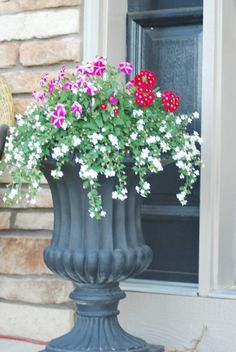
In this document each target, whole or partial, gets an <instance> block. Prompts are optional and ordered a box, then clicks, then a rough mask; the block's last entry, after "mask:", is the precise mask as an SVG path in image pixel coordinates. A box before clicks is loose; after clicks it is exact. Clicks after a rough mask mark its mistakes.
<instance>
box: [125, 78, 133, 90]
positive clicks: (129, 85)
mask: <svg viewBox="0 0 236 352" xmlns="http://www.w3.org/2000/svg"><path fill="white" fill-rule="evenodd" d="M126 87H127V89H129V90H130V89H131V88H133V87H134V79H131V80H130V81H129V82H128V83H127V85H126Z"/></svg>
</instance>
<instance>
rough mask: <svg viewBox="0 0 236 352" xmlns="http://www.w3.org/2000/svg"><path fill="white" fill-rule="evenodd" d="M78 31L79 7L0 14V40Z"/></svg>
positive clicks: (25, 38)
mask: <svg viewBox="0 0 236 352" xmlns="http://www.w3.org/2000/svg"><path fill="white" fill-rule="evenodd" d="M78 32H79V9H76V8H73V9H70V8H67V9H60V10H47V11H37V12H24V13H18V14H13V15H4V16H1V21H0V41H10V40H14V39H15V40H27V39H32V38H49V37H55V36H58V35H65V34H71V33H78Z"/></svg>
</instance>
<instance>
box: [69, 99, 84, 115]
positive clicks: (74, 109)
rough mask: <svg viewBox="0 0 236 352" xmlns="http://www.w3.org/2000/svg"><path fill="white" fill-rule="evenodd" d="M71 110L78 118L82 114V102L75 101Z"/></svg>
mask: <svg viewBox="0 0 236 352" xmlns="http://www.w3.org/2000/svg"><path fill="white" fill-rule="evenodd" d="M71 111H72V112H73V113H74V114H75V116H76V117H77V118H80V115H81V114H82V111H83V108H82V106H81V105H80V103H78V102H77V101H75V102H74V103H73V105H72V106H71Z"/></svg>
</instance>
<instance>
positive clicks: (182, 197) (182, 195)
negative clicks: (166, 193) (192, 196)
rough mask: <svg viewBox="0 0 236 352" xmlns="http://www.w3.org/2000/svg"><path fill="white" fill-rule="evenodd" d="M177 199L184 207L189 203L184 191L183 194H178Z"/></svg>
mask: <svg viewBox="0 0 236 352" xmlns="http://www.w3.org/2000/svg"><path fill="white" fill-rule="evenodd" d="M176 197H177V198H178V200H179V201H180V203H181V204H182V205H186V204H187V201H186V199H185V197H186V192H184V191H182V192H181V193H178V194H176Z"/></svg>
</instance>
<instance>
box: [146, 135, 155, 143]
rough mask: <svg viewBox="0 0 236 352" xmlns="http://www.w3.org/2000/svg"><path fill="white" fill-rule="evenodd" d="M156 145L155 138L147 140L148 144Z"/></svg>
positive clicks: (151, 137)
mask: <svg viewBox="0 0 236 352" xmlns="http://www.w3.org/2000/svg"><path fill="white" fill-rule="evenodd" d="M152 143H156V137H155V136H150V137H148V138H147V144H152Z"/></svg>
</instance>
